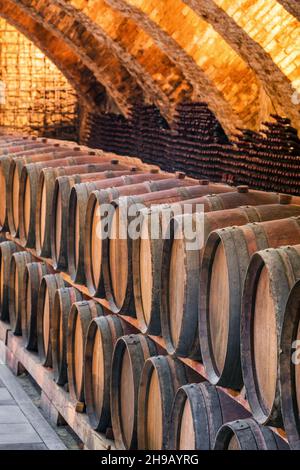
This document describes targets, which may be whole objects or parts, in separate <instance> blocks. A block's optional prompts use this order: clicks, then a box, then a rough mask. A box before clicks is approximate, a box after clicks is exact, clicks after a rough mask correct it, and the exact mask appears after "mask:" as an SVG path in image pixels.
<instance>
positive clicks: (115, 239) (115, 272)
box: [86, 182, 234, 316]
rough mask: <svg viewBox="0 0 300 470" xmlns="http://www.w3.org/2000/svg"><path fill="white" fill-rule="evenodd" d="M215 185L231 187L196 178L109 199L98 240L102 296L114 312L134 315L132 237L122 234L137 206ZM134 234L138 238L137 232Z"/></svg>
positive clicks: (169, 200)
mask: <svg viewBox="0 0 300 470" xmlns="http://www.w3.org/2000/svg"><path fill="white" fill-rule="evenodd" d="M216 187H218V188H219V189H220V190H222V191H225V188H227V190H228V191H234V189H233V188H230V187H229V186H226V187H225V186H224V185H217V184H211V185H206V184H203V183H202V182H200V184H198V185H194V186H190V187H182V188H171V189H169V190H163V188H161V190H160V191H155V192H154V191H153V192H151V193H149V194H142V195H140V196H131V197H128V198H122V199H119V201H114V202H113V204H112V205H113V206H114V207H115V210H114V211H113V213H112V215H111V220H110V224H109V237H106V239H105V240H104V242H103V244H102V253H101V258H102V272H103V279H104V282H103V283H104V285H105V296H106V298H107V300H108V301H109V303H110V308H111V309H112V310H113V311H114V312H119V313H121V314H122V313H124V312H127V313H126V315H128V314H130V315H132V316H135V305H134V296H133V272H132V269H133V268H132V251H133V240H132V237H131V236H127V239H126V238H125V237H124V235H125V236H126V234H127V229H126V227H127V225H129V224H130V225H131V226H132V224H133V225H134V219H135V214H137V215H138V214H139V213H140V211H141V207H152V206H155V205H157V204H173V203H179V202H181V201H182V202H183V201H185V200H190V199H193V198H197V197H199V196H200V195H203V194H207V192H208V191H209V190H210V188H211V190H212V191H213V190H215V189H216ZM221 188H222V189H221ZM129 207H130V212H131V211H132V212H131V214H130V217H128V215H127V214H128V208H129ZM88 216H89V212H87V220H86V229H88V227H89V226H90V225H89V222H90V220H89V218H88ZM96 221H97V220H96ZM96 227H97V224H96ZM92 233H93V231H92ZM123 234H124V235H123ZM136 237H137V238H138V234H137V236H136ZM100 241H101V240H100ZM95 244H96V246H97V245H99V238H97V243H95ZM89 245H90V244H89V242H88V241H87V240H86V250H88V248H89ZM87 254H88V253H87ZM146 256H147V253H146ZM88 286H89V283H88ZM150 288H151V286H150Z"/></svg>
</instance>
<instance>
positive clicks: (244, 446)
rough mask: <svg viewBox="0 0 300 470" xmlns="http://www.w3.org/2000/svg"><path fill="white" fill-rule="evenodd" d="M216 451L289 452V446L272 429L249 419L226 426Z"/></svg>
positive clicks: (217, 438)
mask: <svg viewBox="0 0 300 470" xmlns="http://www.w3.org/2000/svg"><path fill="white" fill-rule="evenodd" d="M214 450H289V446H288V444H287V443H286V442H285V441H284V440H283V439H281V437H279V436H278V435H276V434H275V433H274V432H273V431H272V430H271V429H269V428H267V427H265V426H261V425H259V424H258V423H256V421H254V419H251V418H247V419H241V420H236V421H232V422H229V423H226V424H224V425H223V426H222V427H221V428H220V430H219V432H218V434H217V437H216V443H215V447H214Z"/></svg>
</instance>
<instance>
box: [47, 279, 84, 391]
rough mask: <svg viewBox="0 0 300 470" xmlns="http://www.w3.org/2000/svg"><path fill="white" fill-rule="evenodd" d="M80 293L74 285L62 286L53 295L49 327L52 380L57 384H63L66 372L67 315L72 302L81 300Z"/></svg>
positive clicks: (66, 376) (65, 379)
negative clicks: (50, 324)
mask: <svg viewBox="0 0 300 470" xmlns="http://www.w3.org/2000/svg"><path fill="white" fill-rule="evenodd" d="M82 298H83V297H82V294H81V293H80V292H79V290H78V289H75V288H74V287H62V288H60V289H58V290H57V291H56V293H55V296H54V306H53V314H52V327H51V348H52V361H53V364H52V365H53V374H54V380H55V381H56V383H57V384H58V385H65V384H66V383H67V381H68V374H67V367H68V366H67V337H68V317H69V313H70V310H71V307H72V304H73V303H74V302H79V301H80V300H82Z"/></svg>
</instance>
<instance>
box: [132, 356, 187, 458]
mask: <svg viewBox="0 0 300 470" xmlns="http://www.w3.org/2000/svg"><path fill="white" fill-rule="evenodd" d="M186 383H188V375H187V370H186V367H185V365H184V364H183V363H182V362H180V361H178V360H177V359H173V358H171V357H170V356H155V357H150V358H149V359H147V361H146V362H145V365H144V368H143V371H142V375H141V381H140V389H139V397H138V448H139V449H146V450H165V449H167V445H168V433H169V423H170V416H171V411H172V403H173V400H174V397H175V395H176V392H177V390H178V388H179V387H181V386H182V385H185V384H186Z"/></svg>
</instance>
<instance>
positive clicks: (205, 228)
mask: <svg viewBox="0 0 300 470" xmlns="http://www.w3.org/2000/svg"><path fill="white" fill-rule="evenodd" d="M296 215H300V206H292V205H280V204H272V205H263V206H246V207H239V208H237V209H228V210H224V211H216V212H209V213H206V214H204V215H203V217H199V216H197V215H196V214H194V215H184V216H178V217H176V218H174V219H172V220H171V222H170V228H169V233H170V237H169V238H168V239H166V240H164V246H163V253H162V263H161V264H160V262H158V263H156V264H154V266H153V272H154V273H155V272H160V271H161V273H162V275H161V278H159V281H160V283H159V284H158V287H157V288H159V290H160V293H161V302H160V304H158V307H159V310H158V312H159V313H160V316H159V315H158V314H157V313H156V316H155V313H154V312H153V313H152V312H151V313H152V315H151V316H150V322H149V323H150V325H151V320H152V322H154V321H155V319H157V320H156V321H157V323H158V325H159V326H160V323H159V322H160V320H161V323H162V335H163V337H164V339H165V341H166V346H167V350H168V352H169V354H174V353H175V354H176V355H179V356H184V357H193V358H198V359H199V358H200V348H199V333H198V308H199V305H198V298H199V289H200V263H201V257H202V252H203V244H204V243H205V242H206V240H207V238H208V235H209V234H210V233H211V232H212V231H213V230H217V229H221V228H224V227H228V226H233V225H234V226H241V225H245V224H247V223H249V222H263V221H267V220H277V219H284V218H286V217H291V216H296ZM189 219H190V220H189ZM187 223H188V224H189V226H191V228H192V230H193V231H197V236H198V237H199V243H198V246H197V245H196V244H191V239H190V235H189V233H186V231H187V228H186V227H187ZM151 253H152V251H151ZM152 259H154V260H155V258H154V257H153V256H152ZM155 261H156V260H155ZM148 264H149V263H148ZM148 269H149V268H147V266H146V267H145V268H144V270H143V271H142V270H141V271H140V283H141V284H142V283H143V285H145V284H147V281H146V280H147V277H146V276H145V274H144V273H147V270H148ZM148 285H149V283H148ZM145 290H146V287H145ZM146 292H147V291H146ZM152 317H153V318H152ZM151 331H152V330H151ZM152 334H155V333H152Z"/></svg>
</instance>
